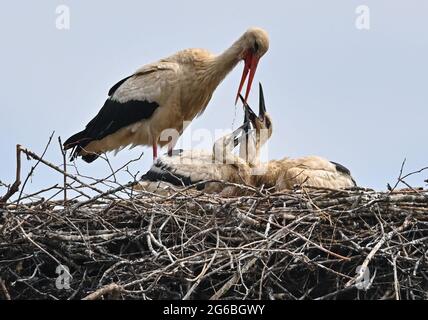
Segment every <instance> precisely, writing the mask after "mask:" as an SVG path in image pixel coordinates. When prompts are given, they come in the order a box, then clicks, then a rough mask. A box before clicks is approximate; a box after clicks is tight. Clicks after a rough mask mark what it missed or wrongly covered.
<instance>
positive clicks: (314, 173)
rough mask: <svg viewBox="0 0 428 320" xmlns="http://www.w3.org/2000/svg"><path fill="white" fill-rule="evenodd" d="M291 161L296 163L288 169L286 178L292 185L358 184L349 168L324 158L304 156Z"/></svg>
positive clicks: (340, 185) (327, 185) (328, 185)
mask: <svg viewBox="0 0 428 320" xmlns="http://www.w3.org/2000/svg"><path fill="white" fill-rule="evenodd" d="M291 161H292V162H294V164H293V166H292V167H290V168H289V169H288V170H287V172H286V176H285V178H286V180H288V181H289V182H291V183H292V185H307V186H312V187H322V188H334V189H342V188H350V187H354V186H356V184H355V181H354V180H353V178H352V176H351V173H350V171H349V170H348V169H346V168H345V167H343V166H341V165H340V166H338V165H337V164H336V163H332V162H330V161H328V160H326V159H324V158H320V157H304V158H300V159H295V160H291ZM345 169H346V170H345Z"/></svg>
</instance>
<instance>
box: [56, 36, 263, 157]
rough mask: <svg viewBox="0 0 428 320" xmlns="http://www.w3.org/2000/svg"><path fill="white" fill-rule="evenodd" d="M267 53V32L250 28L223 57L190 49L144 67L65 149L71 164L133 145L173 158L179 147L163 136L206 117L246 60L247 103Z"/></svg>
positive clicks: (113, 93)
mask: <svg viewBox="0 0 428 320" xmlns="http://www.w3.org/2000/svg"><path fill="white" fill-rule="evenodd" d="M268 49H269V38H268V35H267V33H266V31H264V30H262V29H259V28H251V29H249V30H248V31H247V32H245V33H244V34H243V35H242V36H241V37H240V38H239V39H238V40H237V41H236V42H235V43H234V44H233V45H232V46H231V47H230V48H229V49H227V50H226V51H224V52H223V53H222V54H220V55H214V54H212V53H210V52H208V51H206V50H203V49H187V50H184V51H180V52H178V53H176V54H174V55H172V56H170V57H168V58H165V59H161V60H159V61H158V62H155V63H151V64H148V65H145V66H143V67H142V68H140V69H138V70H137V71H136V72H135V73H134V74H133V75H131V76H129V77H127V78H125V79H123V80H121V81H119V82H118V83H117V84H116V85H114V86H113V87H112V88H111V89H110V91H109V93H108V95H109V98H108V99H107V101H106V102H105V104H104V106H103V107H102V108H101V110H100V111H99V113H98V114H97V115H96V116H95V118H94V119H92V120H91V121H90V122H89V123H88V124H87V126H86V128H85V130H83V131H81V132H79V133H77V134H75V135H73V136H72V137H71V138H69V139H68V140H67V141H66V142H65V143H64V149H66V150H67V149H73V151H72V155H71V159H72V160H74V159H75V158H77V157H78V156H81V157H82V158H83V160H84V161H86V162H88V163H90V162H93V161H94V160H95V159H97V158H98V157H99V155H100V154H102V153H104V152H108V151H113V150H116V151H119V150H121V149H122V148H124V147H126V146H128V145H131V146H137V145H149V146H152V147H153V158H154V159H156V158H157V146H158V145H160V146H161V147H163V146H165V145H167V144H168V143H169V150H168V152H169V154H171V152H172V147H173V144H174V143H175V142H176V141H161V139H160V137H161V134H162V132H164V130H167V129H172V130H175V131H176V132H177V134H178V136H179V135H181V134H182V132H183V130H184V128H183V123H184V122H185V121H191V120H193V119H194V118H195V117H196V116H198V115H201V114H202V113H203V112H204V110H205V108H206V106H207V105H208V103H209V101H210V99H211V96H212V94H213V92H214V90H215V89H216V88H217V86H218V85H219V84H220V82H221V81H222V80H223V79H224V78H225V77H226V76H227V74H228V73H229V72H230V71H231V70H232V69H233V68H234V67H235V66H236V65H237V64H238V63H239V62H240V61H241V60H243V61H244V62H245V66H244V71H243V74H242V79H241V82H240V84H239V89H238V95H239V94H240V92H241V90H242V88H243V86H244V83H245V81H246V79H247V77H248V84H247V89H246V93H245V100H246V99H247V98H248V95H249V93H250V90H251V84H252V81H253V78H254V75H255V72H256V69H257V65H258V62H259V60H260V58H261V57H262V56H263V55H264V54H265V53H266V52H267V51H268ZM177 138H178V137H177Z"/></svg>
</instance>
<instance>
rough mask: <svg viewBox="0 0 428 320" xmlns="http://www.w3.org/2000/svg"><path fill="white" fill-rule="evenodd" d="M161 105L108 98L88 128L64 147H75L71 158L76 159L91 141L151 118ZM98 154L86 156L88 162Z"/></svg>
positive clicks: (71, 138) (74, 136) (68, 141)
mask: <svg viewBox="0 0 428 320" xmlns="http://www.w3.org/2000/svg"><path fill="white" fill-rule="evenodd" d="M158 107H159V104H158V103H156V102H148V101H138V100H130V101H127V102H125V103H120V102H118V101H115V100H112V99H107V101H106V102H105V104H104V106H103V107H102V108H101V110H100V111H99V112H98V114H97V115H96V116H95V118H93V119H92V120H91V121H90V122H89V123H88V124H87V126H86V129H85V130H83V131H81V132H79V133H77V134H75V135H73V136H72V137H70V138H69V139H68V140H67V141H66V142H65V143H64V148H65V149H66V150H67V149H72V148H73V149H74V150H73V153H72V155H71V159H72V160H74V159H75V158H76V157H77V156H79V155H80V152H81V151H82V149H84V148H85V147H86V146H87V145H88V144H89V143H91V142H92V141H94V140H101V139H103V138H105V137H107V136H108V135H111V134H113V133H115V132H117V131H118V130H120V129H122V128H125V127H127V126H129V125H132V124H134V123H137V122H139V121H141V120H144V119H149V118H150V117H151V116H152V115H153V113H154V112H155V110H156V109H157V108H158ZM97 158H98V155H89V156H84V157H83V160H85V161H86V162H93V161H94V160H95V159H97Z"/></svg>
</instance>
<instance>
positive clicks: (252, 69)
mask: <svg viewBox="0 0 428 320" xmlns="http://www.w3.org/2000/svg"><path fill="white" fill-rule="evenodd" d="M259 60H260V58H259V57H257V56H256V55H255V54H254V53H253V52H251V51H248V53H247V54H246V55H245V58H244V62H245V66H244V71H243V72H242V78H241V83H240V84H239V88H238V93H237V95H236V101H235V104H237V103H238V99H239V95H240V94H241V91H242V88H243V87H244V83H245V80H247V77H248V84H247V90H246V92H245V98H244V100H245V102H246V101H247V99H248V96H249V95H250V91H251V85H252V84H253V80H254V75H255V74H256V70H257V66H258V64H259Z"/></svg>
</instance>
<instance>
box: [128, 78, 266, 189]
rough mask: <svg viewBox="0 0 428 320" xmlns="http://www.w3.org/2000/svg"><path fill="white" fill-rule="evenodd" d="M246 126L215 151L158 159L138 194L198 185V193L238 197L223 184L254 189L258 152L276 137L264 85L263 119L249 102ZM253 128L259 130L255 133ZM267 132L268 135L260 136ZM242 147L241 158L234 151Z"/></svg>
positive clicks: (217, 144)
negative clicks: (252, 181) (253, 172)
mask: <svg viewBox="0 0 428 320" xmlns="http://www.w3.org/2000/svg"><path fill="white" fill-rule="evenodd" d="M240 97H241V100H242V101H243V103H244V112H245V118H244V124H243V125H242V126H241V127H240V128H238V129H237V130H235V131H234V132H233V133H232V134H229V135H225V136H223V137H222V138H220V139H218V140H217V141H216V142H215V143H214V146H213V150H212V151H208V150H186V151H182V150H180V151H175V152H174V153H176V154H174V155H173V156H171V157H170V156H164V157H160V158H159V159H157V161H156V162H155V163H154V164H153V166H152V167H151V169H150V170H149V171H148V172H147V173H146V174H145V175H144V176H143V177H142V178H141V181H140V183H139V185H138V186H137V187H135V188H134V189H136V190H145V191H149V192H153V193H168V191H169V190H171V189H177V188H180V187H186V186H191V185H195V184H196V185H197V188H198V190H201V191H202V190H203V191H204V192H206V193H221V194H222V195H233V194H236V191H237V190H236V188H235V187H233V186H229V187H226V188H225V187H224V184H223V182H228V183H232V184H246V185H250V184H251V180H252V169H253V167H254V163H255V159H257V158H258V150H259V149H260V148H261V147H262V146H263V144H264V143H266V141H267V140H268V139H269V138H270V135H271V133H272V131H271V126H270V123H271V122H270V116H269V115H268V114H267V113H266V108H265V104H264V98H263V89H262V87H261V85H260V101H259V116H257V115H256V114H255V113H254V112H253V110H252V109H251V108H250V106H249V105H248V104H247V103H246V102H245V99H244V98H243V97H242V96H241V95H240ZM251 126H253V127H254V128H255V130H251ZM263 129H266V131H267V132H266V134H264V135H263V138H261V135H260V134H259V133H260V132H261V131H263ZM238 146H239V156H236V155H235V154H233V149H235V148H236V147H238Z"/></svg>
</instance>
